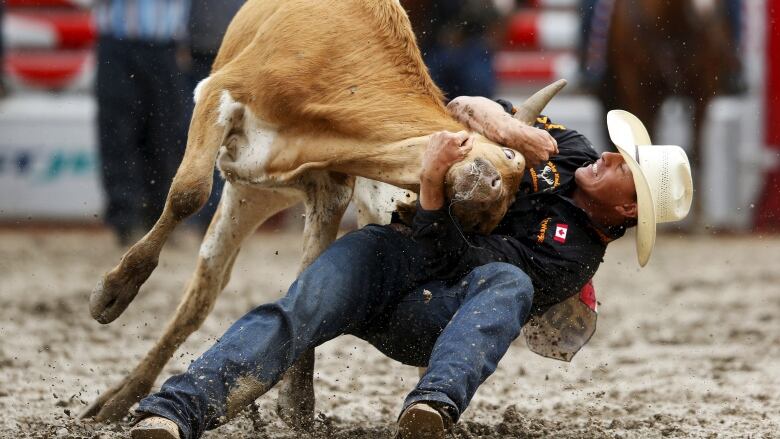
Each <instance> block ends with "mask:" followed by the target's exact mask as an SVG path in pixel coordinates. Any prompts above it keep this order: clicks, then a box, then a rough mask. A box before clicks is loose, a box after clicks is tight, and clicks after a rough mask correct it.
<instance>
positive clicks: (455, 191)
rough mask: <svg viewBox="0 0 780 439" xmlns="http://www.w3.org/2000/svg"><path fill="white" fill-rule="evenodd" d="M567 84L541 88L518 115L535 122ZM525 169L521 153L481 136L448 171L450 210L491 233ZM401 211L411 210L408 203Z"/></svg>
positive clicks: (472, 226) (526, 121) (468, 225)
mask: <svg viewBox="0 0 780 439" xmlns="http://www.w3.org/2000/svg"><path fill="white" fill-rule="evenodd" d="M565 86H566V81H565V80H559V81H557V82H554V83H552V84H550V85H548V86H547V87H545V88H543V89H542V90H540V91H538V92H537V93H535V94H534V95H533V96H531V97H530V98H529V99H528V100H527V101H525V103H523V105H522V106H520V108H519V109H518V111H517V113H516V114H515V118H516V119H517V120H519V121H521V122H522V123H524V124H526V125H533V124H534V122H535V121H536V118H537V116H538V115H539V114H540V113H541V112H542V110H543V109H544V107H545V106H546V105H547V103H548V102H549V101H550V100H551V99H552V98H553V97H554V96H555V94H557V93H558V92H559V91H560V90H561V89H562V88H563V87H565ZM524 170H525V159H524V158H523V156H522V154H520V153H519V152H516V151H514V150H512V149H509V148H506V147H503V146H501V145H497V144H495V143H492V142H490V141H489V140H487V139H485V138H484V137H480V138H478V139H477V141H476V142H475V144H474V147H473V148H472V150H471V152H470V153H469V155H468V156H467V157H466V158H465V159H464V160H463V161H461V162H459V163H456V164H455V165H453V166H452V167H451V168H450V170H449V172H448V173H447V179H446V192H447V194H446V195H447V198H448V200H449V203H450V205H449V206H450V213H451V214H452V215H454V216H455V217H457V218H458V221H459V222H460V225H461V227H462V228H463V229H464V230H466V231H473V232H477V233H483V234H486V233H490V231H492V230H493V229H494V228H495V227H496V226H497V225H498V223H499V222H500V221H501V218H503V217H504V214H506V211H507V209H508V208H509V206H510V205H511V204H512V202H513V201H514V200H515V194H516V193H517V190H518V188H519V187H520V180H521V179H522V177H523V172H524ZM401 211H405V213H407V212H409V210H408V207H402V208H401ZM403 216H404V217H406V216H407V215H406V214H404V215H403Z"/></svg>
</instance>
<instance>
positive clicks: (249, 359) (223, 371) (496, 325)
mask: <svg viewBox="0 0 780 439" xmlns="http://www.w3.org/2000/svg"><path fill="white" fill-rule="evenodd" d="M417 255H418V253H417V251H416V249H415V243H414V241H413V240H412V239H411V238H408V237H405V236H403V235H401V234H400V233H397V232H395V231H393V230H391V229H389V228H387V227H381V226H368V227H365V228H363V229H361V230H359V231H356V232H352V233H350V234H348V235H346V236H344V237H343V238H341V239H339V240H338V241H336V242H335V243H333V245H331V246H330V248H328V249H327V250H326V251H325V252H324V253H323V254H322V255H321V256H320V257H319V258H318V259H317V260H316V261H314V263H312V265H311V266H310V267H309V268H308V269H306V270H305V271H304V272H303V273H302V274H301V275H300V276H299V277H298V279H297V280H296V281H295V282H294V283H293V284H292V286H290V289H289V290H288V292H287V295H286V296H284V297H283V298H282V299H280V300H278V301H276V302H274V303H269V304H266V305H261V306H259V307H257V308H255V309H254V310H253V311H251V312H250V313H248V314H246V315H245V316H244V317H242V318H241V319H240V320H239V321H238V322H236V323H235V324H234V325H233V326H232V327H230V328H229V329H228V331H227V332H226V333H225V334H224V335H223V336H222V337H221V338H220V339H219V341H217V343H215V344H214V346H212V347H211V348H210V349H209V350H208V351H206V353H204V354H203V355H202V356H201V357H200V358H198V359H197V360H196V361H195V362H193V363H192V364H191V365H190V366H189V368H188V370H187V371H186V372H185V373H183V374H181V375H177V376H174V377H171V378H170V379H168V380H167V381H166V382H165V383H164V384H163V386H162V388H161V389H160V392H158V393H156V394H154V395H151V396H148V397H147V398H145V399H144V400H143V401H141V404H140V406H139V407H138V411H139V412H141V413H143V414H156V415H160V416H164V417H166V418H168V419H171V420H173V421H175V422H176V423H177V424H178V426H179V428H180V430H181V433H182V434H183V437H185V438H196V437H199V436H200V435H201V434H203V432H204V431H205V430H209V429H213V428H216V427H218V426H219V425H221V424H223V423H225V422H226V421H227V420H228V419H230V418H231V417H232V416H234V415H235V414H237V413H239V412H240V411H241V410H242V409H243V407H244V406H245V405H247V404H249V403H250V402H252V401H254V400H255V399H256V398H257V397H259V396H260V395H262V394H263V393H265V392H266V391H267V390H268V389H270V388H271V387H273V385H274V384H275V383H276V382H277V381H279V379H280V378H281V376H282V374H283V373H284V371H285V370H287V369H288V368H289V367H290V366H291V365H292V364H293V362H294V361H295V360H296V359H297V358H298V357H299V356H300V355H301V354H303V353H304V352H305V351H306V350H307V349H309V348H312V347H315V346H318V345H320V344H322V343H324V342H326V341H328V340H330V339H333V338H334V337H337V336H339V335H341V334H353V335H356V336H358V337H360V338H363V339H364V340H366V341H368V342H369V343H371V344H372V345H374V346H376V347H377V348H378V349H379V350H380V351H382V352H383V353H385V354H387V355H388V356H390V357H391V358H394V359H396V360H398V361H400V362H402V363H405V364H409V365H413V366H427V367H428V371H427V372H426V373H425V375H424V376H423V377H422V378H421V379H420V381H419V382H418V383H417V386H416V387H415V389H414V390H413V391H412V392H411V393H410V394H409V396H408V397H407V398H406V401H405V403H404V408H406V407H408V406H409V405H410V404H412V403H414V402H417V401H432V402H438V403H440V404H442V405H443V406H444V407H445V408H446V409H447V410H448V411H449V412H450V413H451V414H452V416H453V418H454V420H457V418H458V417H459V416H460V413H462V412H463V410H465V409H466V407H467V406H468V403H469V401H471V398H472V396H474V393H475V392H476V390H477V387H478V386H479V385H480V384H481V383H482V382H483V381H484V380H485V379H486V378H487V377H488V376H490V375H491V374H492V373H493V372H494V371H495V369H496V366H497V364H498V361H499V360H500V359H501V357H503V355H504V353H506V350H507V349H508V348H509V345H510V344H511V342H512V340H514V339H515V338H516V337H517V336H518V335H519V333H520V329H521V327H522V325H523V324H524V323H525V321H526V319H527V317H528V314H529V311H530V309H531V302H532V299H533V286H532V285H531V280H530V279H529V278H528V276H527V275H526V274H525V273H523V272H522V271H521V270H520V269H519V268H517V267H515V266H513V265H509V264H504V263H491V264H487V265H484V266H482V267H479V268H477V269H474V270H473V271H472V272H471V273H469V274H468V275H467V276H465V277H464V278H463V279H461V280H459V281H457V282H455V283H454V284H448V283H445V282H442V281H432V282H422V283H421V282H420V281H419V276H421V275H423V273H421V272H420V271H421V268H420V267H421V265H422V264H421V263H420V260H419V258H418V256H417Z"/></svg>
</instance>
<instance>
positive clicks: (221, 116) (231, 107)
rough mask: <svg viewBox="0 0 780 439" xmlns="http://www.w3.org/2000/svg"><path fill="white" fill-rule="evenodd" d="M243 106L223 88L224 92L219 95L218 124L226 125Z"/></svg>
mask: <svg viewBox="0 0 780 439" xmlns="http://www.w3.org/2000/svg"><path fill="white" fill-rule="evenodd" d="M242 106H243V104H242V103H240V102H237V101H236V100H235V99H233V96H230V92H229V91H227V90H222V94H221V95H220V96H219V110H218V113H217V114H218V116H217V124H219V125H222V126H225V125H226V124H227V122H228V121H229V120H230V119H231V118H232V117H233V114H234V113H235V112H236V111H237V110H239V109H240V108H241V107H242Z"/></svg>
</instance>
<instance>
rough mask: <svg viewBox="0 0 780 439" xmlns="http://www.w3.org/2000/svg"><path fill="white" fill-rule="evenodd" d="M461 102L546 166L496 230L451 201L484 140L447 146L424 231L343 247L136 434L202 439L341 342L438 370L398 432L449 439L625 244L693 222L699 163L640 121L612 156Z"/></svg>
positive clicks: (628, 127)
mask: <svg viewBox="0 0 780 439" xmlns="http://www.w3.org/2000/svg"><path fill="white" fill-rule="evenodd" d="M506 107H507V110H510V111H511V105H508V104H507V105H506ZM448 108H449V109H450V111H451V112H452V113H453V114H454V115H455V116H456V117H457V118H458V119H459V120H461V121H462V122H464V124H465V125H466V126H467V127H469V128H471V129H474V130H476V131H481V132H483V134H485V135H486V136H488V137H490V138H491V139H492V140H494V141H497V142H499V143H502V144H504V145H510V146H513V147H515V148H517V149H518V150H520V151H521V152H522V153H523V154H525V156H526V157H529V160H532V161H534V162H540V163H539V164H538V165H535V166H534V167H533V168H531V169H529V172H527V175H526V176H525V178H524V181H523V184H522V186H521V189H520V191H519V192H518V194H517V197H516V200H515V202H514V204H513V205H512V206H511V207H510V210H509V211H508V212H507V214H506V216H505V217H504V219H503V221H502V222H501V224H500V225H499V226H498V227H497V228H496V229H495V230H494V231H493V232H492V234H491V235H489V236H480V235H469V234H462V233H461V231H460V229H459V228H458V224H457V222H456V220H455V219H454V218H453V217H452V216H450V215H449V214H448V207H449V206H448V205H447V204H445V196H444V189H443V182H444V176H445V174H446V172H447V170H448V169H449V167H450V166H451V165H452V164H453V163H456V162H457V161H459V160H460V159H462V157H464V156H465V154H466V153H467V152H468V150H469V148H470V145H471V142H472V141H473V138H474V137H473V136H472V135H470V134H468V133H466V132H460V133H446V132H442V133H438V134H437V135H434V136H432V139H431V141H430V143H429V145H428V149H427V151H426V154H425V157H424V158H423V172H422V174H421V188H420V199H419V201H418V204H417V212H416V215H415V216H414V219H413V222H412V224H411V226H410V227H409V226H406V225H402V224H398V223H394V224H392V225H389V226H378V225H369V226H367V227H364V228H363V229H360V230H358V231H355V232H352V233H349V234H347V235H345V236H344V237H342V238H341V239H339V240H337V241H336V242H335V243H334V244H333V245H331V247H330V248H328V249H327V250H326V251H325V252H324V253H323V254H322V255H321V256H320V257H319V258H318V259H317V260H316V261H314V262H313V263H312V264H311V265H310V266H309V267H308V268H307V269H306V270H304V271H303V272H302V273H301V275H300V276H299V277H298V279H297V280H296V281H295V282H294V283H293V284H292V286H291V287H290V289H289V290H288V292H287V295H286V296H285V297H284V298H282V299H280V300H278V301H276V302H273V303H269V304H265V305H262V306H259V307H257V308H255V309H254V310H253V311H251V312H250V313H248V314H246V315H245V316H244V317H242V318H241V319H240V320H239V321H238V322H236V323H235V324H234V325H233V326H232V327H231V328H230V329H228V331H227V332H226V333H225V334H224V335H223V336H222V337H221V338H220V339H219V341H218V342H217V343H215V344H214V346H212V347H211V348H210V349H209V350H208V351H207V352H206V353H204V354H203V355H202V356H201V357H200V358H198V359H197V360H195V361H194V362H193V363H192V364H191V365H190V366H189V368H188V370H187V371H186V372H185V373H183V374H181V375H177V376H174V377H172V378H170V379H168V380H167V381H166V382H165V383H164V384H163V386H162V388H161V389H160V391H159V392H158V393H156V394H153V395H151V396H149V397H147V398H145V399H144V400H143V401H141V403H140V405H139V407H138V409H137V415H138V417H139V418H140V419H141V421H140V422H139V423H138V424H136V426H135V427H134V428H133V429H132V436H133V438H180V437H181V438H196V437H199V436H200V435H201V434H202V433H203V432H204V431H205V430H208V429H213V428H216V427H217V426H219V425H221V424H224V423H225V422H227V420H229V419H230V418H231V417H233V416H235V415H237V414H238V413H239V412H241V410H243V408H244V407H245V406H246V405H248V404H249V403H251V402H252V401H254V399H256V398H257V397H259V396H260V395H262V394H263V393H265V392H266V391H267V390H269V389H270V388H271V387H273V385H274V384H275V383H276V382H277V381H278V380H279V379H280V378H281V376H282V374H283V373H284V372H285V371H286V370H287V369H288V368H289V367H290V366H291V365H292V364H293V363H294V361H295V360H296V359H297V358H298V356H300V355H301V354H302V353H303V352H305V351H306V350H307V349H310V348H312V347H315V346H317V345H319V344H322V343H324V342H325V341H328V340H330V339H332V338H335V337H337V336H339V335H341V334H353V335H356V336H358V337H360V338H362V339H364V340H366V341H368V342H370V343H371V344H372V345H374V346H375V347H376V348H378V349H379V350H380V351H382V352H383V353H385V354H386V355H388V356H390V357H391V358H394V359H396V360H398V361H400V362H402V363H405V364H409V365H413V366H418V367H427V370H426V372H425V373H424V374H423V375H422V376H421V378H420V381H419V382H418V383H417V385H416V387H415V389H414V390H413V391H412V392H411V393H410V394H409V396H408V397H407V398H406V401H405V402H404V406H403V410H402V413H401V415H400V417H399V420H398V437H399V438H402V439H410V438H444V435H445V432H446V430H447V429H448V428H449V427H450V426H451V425H452V424H453V423H455V422H457V421H458V418H459V417H460V415H461V413H463V411H464V410H465V409H466V407H467V406H468V404H469V402H470V400H471V398H472V397H473V395H474V394H475V392H476V390H477V387H478V386H479V385H480V384H481V383H482V382H483V381H484V380H485V379H486V378H487V377H488V376H489V375H490V374H491V373H493V371H494V370H495V369H496V367H497V365H498V362H499V360H500V359H501V358H502V356H503V355H504V353H505V352H506V351H507V349H508V348H509V345H510V344H511V342H512V341H513V340H514V339H515V338H516V337H517V336H518V335H519V334H520V332H521V328H522V327H523V325H524V324H526V323H527V324H530V320H533V319H539V318H540V317H543V316H545V315H548V314H550V313H551V312H553V311H554V310H555V309H556V307H558V306H559V305H563V304H567V303H571V300H572V299H574V300H575V301H579V300H580V299H579V298H578V297H576V296H577V293H578V292H579V291H580V290H581V289H582V288H583V286H584V285H585V284H586V283H587V282H588V281H589V279H591V277H592V276H593V274H594V273H595V272H596V269H597V268H598V265H599V263H600V262H601V261H602V257H603V255H604V251H605V250H606V247H607V244H608V243H609V242H611V241H613V240H615V239H617V238H619V237H621V236H623V234H624V232H625V230H626V229H627V228H628V227H631V226H633V225H636V228H637V234H636V236H637V238H636V239H637V255H638V259H639V263H640V265H645V264H646V263H647V261H648V259H649V257H650V253H651V251H652V249H653V245H654V242H655V232H656V223H659V222H667V221H676V220H680V219H682V218H684V217H685V216H686V215H687V213H688V210H689V208H690V204H691V199H692V182H691V173H690V166H689V163H688V159H687V157H686V155H685V153H684V152H683V151H682V149H681V148H679V147H677V146H655V145H652V144H651V142H650V138H649V136H648V135H647V130H646V129H645V128H644V126H643V125H642V123H641V122H640V121H639V120H638V119H636V118H635V117H634V116H633V115H631V114H629V113H627V112H624V111H612V112H610V113H609V115H608V117H607V124H608V129H609V132H610V137H611V139H612V141H613V143H615V145H616V146H617V149H618V152H617V153H604V154H601V155H600V156H599V154H597V153H596V152H595V150H594V149H593V147H592V145H591V144H590V142H589V141H588V140H587V139H586V138H585V137H584V136H583V135H581V134H579V133H577V132H576V131H573V130H568V129H566V128H565V127H563V126H561V125H556V124H553V123H552V122H551V121H550V120H549V119H548V118H546V117H541V118H539V119H538V123H537V124H536V127H535V128H534V127H524V126H522V125H521V124H520V123H519V122H517V121H516V120H514V119H512V118H511V117H507V113H505V110H504V108H502V105H499V104H497V103H495V102H493V101H490V100H488V99H485V98H466V97H461V98H458V99H456V100H455V101H453V102H452V103H450V105H449V107H448ZM556 152H557V153H558V154H557V155H555V156H554V157H551V155H552V154H553V153H556ZM505 153H506V154H507V156H510V155H513V154H515V150H514V149H509V148H507V149H506V150H505ZM553 314H554V313H553ZM529 318H530V320H529ZM554 320H561V319H560V318H557V319H555V318H553V319H549V321H548V322H547V323H548V326H550V327H556V328H558V329H561V328H562V326H561V325H557V326H556V325H555V324H549V323H550V321H554ZM564 326H565V325H564ZM537 327H538V328H544V325H543V324H540V325H537ZM564 329H565V328H564ZM568 329H571V328H568ZM568 329H567V330H566V331H562V332H561V335H562V336H564V338H566V337H565V334H563V332H568ZM575 338H576V337H575Z"/></svg>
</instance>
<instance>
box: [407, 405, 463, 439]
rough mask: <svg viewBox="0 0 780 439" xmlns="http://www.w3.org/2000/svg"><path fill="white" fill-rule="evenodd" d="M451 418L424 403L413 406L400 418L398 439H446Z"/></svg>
mask: <svg viewBox="0 0 780 439" xmlns="http://www.w3.org/2000/svg"><path fill="white" fill-rule="evenodd" d="M451 425H452V421H451V420H450V417H449V416H448V415H447V414H446V413H444V412H442V411H440V410H437V409H436V408H434V407H432V406H431V405H429V404H426V403H424V402H418V403H416V404H412V405H410V406H409V407H407V408H406V410H404V412H403V413H401V417H400V418H398V431H397V433H396V435H395V437H396V439H445V437H444V436H445V433H446V432H447V430H449V428H450V426H451Z"/></svg>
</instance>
